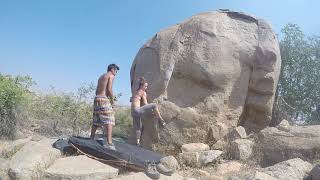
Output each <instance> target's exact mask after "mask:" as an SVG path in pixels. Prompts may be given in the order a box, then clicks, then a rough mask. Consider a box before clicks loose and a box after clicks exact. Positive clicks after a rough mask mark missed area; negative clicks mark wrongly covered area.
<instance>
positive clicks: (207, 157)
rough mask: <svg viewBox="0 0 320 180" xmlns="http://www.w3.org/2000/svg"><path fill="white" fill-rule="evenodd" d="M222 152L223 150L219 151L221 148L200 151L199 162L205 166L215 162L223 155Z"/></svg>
mask: <svg viewBox="0 0 320 180" xmlns="http://www.w3.org/2000/svg"><path fill="white" fill-rule="evenodd" d="M222 153H223V151H219V150H209V151H203V152H199V159H198V164H199V165H200V166H205V165H207V164H209V163H213V162H214V161H216V160H217V159H218V158H219V157H220V156H221V155H222Z"/></svg>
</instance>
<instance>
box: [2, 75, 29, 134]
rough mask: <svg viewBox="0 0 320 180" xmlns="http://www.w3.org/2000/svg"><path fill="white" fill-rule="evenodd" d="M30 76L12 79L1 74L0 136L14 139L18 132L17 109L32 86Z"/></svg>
mask: <svg viewBox="0 0 320 180" xmlns="http://www.w3.org/2000/svg"><path fill="white" fill-rule="evenodd" d="M32 83H33V82H32V79H31V78H30V77H28V76H26V77H22V76H17V77H12V76H4V75H1V74H0V136H1V137H7V138H13V137H14V135H15V132H16V124H17V108H18V106H19V105H21V104H22V102H23V100H24V99H25V97H26V95H27V94H28V92H29V90H28V88H29V87H30V86H31V85H32Z"/></svg>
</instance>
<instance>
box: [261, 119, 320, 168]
mask: <svg viewBox="0 0 320 180" xmlns="http://www.w3.org/2000/svg"><path fill="white" fill-rule="evenodd" d="M319 129H320V126H319V125H314V126H291V127H290V128H289V131H287V132H286V131H281V130H279V129H277V128H273V127H268V128H265V129H263V130H262V131H261V132H260V133H259V136H258V138H259V139H258V141H257V143H258V144H257V145H258V148H259V149H260V150H259V151H260V152H261V153H262V155H261V158H262V160H261V163H260V164H261V165H262V166H270V165H273V164H275V163H278V162H281V161H285V160H288V159H292V158H301V159H303V160H307V161H309V162H314V161H316V160H319V159H320V153H319V152H320V131H319Z"/></svg>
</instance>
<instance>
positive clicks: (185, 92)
mask: <svg viewBox="0 0 320 180" xmlns="http://www.w3.org/2000/svg"><path fill="white" fill-rule="evenodd" d="M280 64H281V58H280V51H279V45H278V40H277V38H276V35H275V33H274V32H273V31H272V29H271V27H270V25H269V24H268V23H266V22H265V21H264V20H262V19H259V18H256V17H253V16H250V15H247V14H243V13H239V12H232V11H213V12H208V13H203V14H199V15H195V16H193V17H191V18H190V19H187V20H186V21H184V22H183V23H181V24H178V25H175V26H172V27H169V28H167V29H164V30H161V31H160V32H159V33H157V34H156V35H155V36H154V37H153V38H152V39H150V40H149V41H148V42H147V43H146V44H145V45H144V46H143V47H142V48H141V49H140V50H139V52H138V54H137V55H136V57H135V59H134V62H133V64H132V67H131V72H130V76H131V82H132V91H133V92H134V91H135V90H136V89H137V86H138V82H137V80H138V78H140V77H141V76H144V77H145V78H146V80H147V81H148V82H149V89H148V101H149V102H152V101H153V102H157V103H158V104H159V106H160V110H161V112H162V114H163V117H164V119H165V120H166V121H167V123H168V125H167V127H166V128H165V129H164V130H162V131H161V133H160V137H161V139H160V144H161V143H162V144H166V145H168V144H169V145H170V144H171V145H172V144H174V146H173V147H180V146H181V145H182V144H186V143H191V142H205V140H206V138H207V135H208V131H209V128H212V127H214V126H216V125H217V124H218V123H222V124H225V126H226V127H235V126H237V125H238V124H240V125H242V126H244V127H245V128H246V130H247V131H248V132H250V131H259V130H261V129H262V128H264V127H266V126H267V125H268V124H269V122H270V120H271V111H272V104H273V100H274V94H275V89H276V85H277V82H278V76H279V72H280ZM143 122H144V123H145V126H147V128H144V130H145V131H144V134H143V135H142V139H143V140H144V141H143V142H144V145H145V146H148V147H151V146H152V144H155V143H157V142H156V141H158V140H157V138H153V139H151V138H150V137H156V136H155V135H154V133H155V131H154V128H153V126H152V124H151V123H149V122H152V121H150V119H149V120H148V118H145V119H144V120H143ZM149 126H150V127H149ZM213 129H216V128H213ZM173 149H174V148H173Z"/></svg>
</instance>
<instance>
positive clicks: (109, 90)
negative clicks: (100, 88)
mask: <svg viewBox="0 0 320 180" xmlns="http://www.w3.org/2000/svg"><path fill="white" fill-rule="evenodd" d="M113 80H114V76H110V77H109V80H108V84H107V96H109V97H110V99H111V104H113V103H114V102H113V91H112V85H113Z"/></svg>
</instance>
